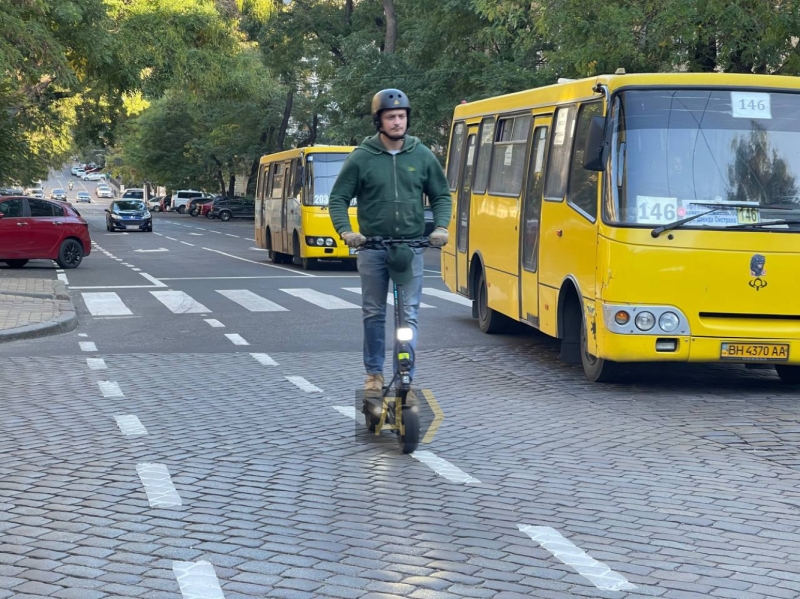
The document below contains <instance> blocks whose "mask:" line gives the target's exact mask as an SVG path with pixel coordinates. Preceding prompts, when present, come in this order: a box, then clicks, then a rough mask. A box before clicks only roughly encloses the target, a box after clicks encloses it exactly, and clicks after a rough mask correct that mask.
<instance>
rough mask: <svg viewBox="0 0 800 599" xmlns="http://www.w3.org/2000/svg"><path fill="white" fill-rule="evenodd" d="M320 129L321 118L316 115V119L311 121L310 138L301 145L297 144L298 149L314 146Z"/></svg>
mask: <svg viewBox="0 0 800 599" xmlns="http://www.w3.org/2000/svg"><path fill="white" fill-rule="evenodd" d="M318 127H319V116H318V115H316V114H315V115H314V118H313V119H312V120H311V127H309V129H308V137H307V138H306V139H304V140H303V141H302V142H301V143H299V144H297V147H298V148H305V147H308V146H313V145H314V142H316V141H317V128H318Z"/></svg>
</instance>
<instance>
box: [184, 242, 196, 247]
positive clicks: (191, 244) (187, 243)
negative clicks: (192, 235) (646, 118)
mask: <svg viewBox="0 0 800 599" xmlns="http://www.w3.org/2000/svg"><path fill="white" fill-rule="evenodd" d="M181 243H182V244H183V245H190V246H192V247H194V244H193V243H189V242H188V241H181Z"/></svg>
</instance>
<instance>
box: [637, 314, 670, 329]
mask: <svg viewBox="0 0 800 599" xmlns="http://www.w3.org/2000/svg"><path fill="white" fill-rule="evenodd" d="M662 318H663V316H662ZM633 322H635V323H636V328H638V329H639V330H640V331H649V330H650V329H652V328H653V327H654V326H656V317H655V316H653V314H652V313H650V312H639V313H638V314H637V315H636V318H635V319H634V320H633Z"/></svg>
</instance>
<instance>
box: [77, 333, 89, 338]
mask: <svg viewBox="0 0 800 599" xmlns="http://www.w3.org/2000/svg"><path fill="white" fill-rule="evenodd" d="M88 336H89V335H87V334H86V333H78V337H88Z"/></svg>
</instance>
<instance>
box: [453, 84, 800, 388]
mask: <svg viewBox="0 0 800 599" xmlns="http://www.w3.org/2000/svg"><path fill="white" fill-rule="evenodd" d="M446 170H447V177H448V180H449V182H450V189H451V191H452V194H453V215H452V220H451V223H450V234H451V237H450V239H451V241H450V243H449V244H448V245H447V246H446V247H445V248H444V250H443V251H442V254H441V259H442V278H443V280H444V282H445V284H446V285H447V287H448V288H449V289H450V290H451V291H453V292H456V293H459V294H462V295H464V296H466V297H467V298H470V299H472V300H473V309H472V316H473V317H474V318H477V319H478V322H479V325H480V328H481V330H482V331H484V332H485V333H494V332H499V331H502V330H504V329H505V328H506V326H507V325H508V324H509V323H510V322H522V323H526V324H528V325H530V326H532V327H535V328H537V329H539V330H541V331H542V332H544V333H546V334H547V335H550V336H552V337H555V338H557V339H560V340H561V354H560V357H561V359H562V360H564V361H566V362H569V363H575V364H582V366H583V369H584V371H585V374H586V376H587V377H588V378H589V379H590V380H592V381H607V380H612V379H613V378H616V377H618V376H619V374H620V372H621V371H623V368H621V365H622V364H624V363H633V362H661V361H673V362H705V363H711V362H728V363H739V364H746V365H748V366H750V367H752V365H754V364H756V365H761V366H762V367H763V366H765V365H769V366H768V367H772V366H773V365H774V367H775V369H776V370H777V373H778V375H779V376H780V379H781V380H782V381H783V382H785V383H789V384H799V383H800V78H796V77H785V76H771V75H743V74H721V73H712V74H709V73H703V74H699V73H670V74H664V73H660V74H625V73H624V70H620V71H618V72H617V73H616V74H614V75H604V76H599V77H594V78H589V79H581V80H571V81H570V80H567V81H563V80H561V81H559V83H558V84H554V85H550V86H546V87H542V88H538V89H532V90H528V91H522V92H519V93H513V94H508V95H504V96H499V97H495V98H489V99H484V100H480V101H475V102H472V103H465V104H462V105H459V106H457V107H456V108H455V111H454V118H453V125H452V129H451V133H450V142H449V148H448V157H447V166H446Z"/></svg>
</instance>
